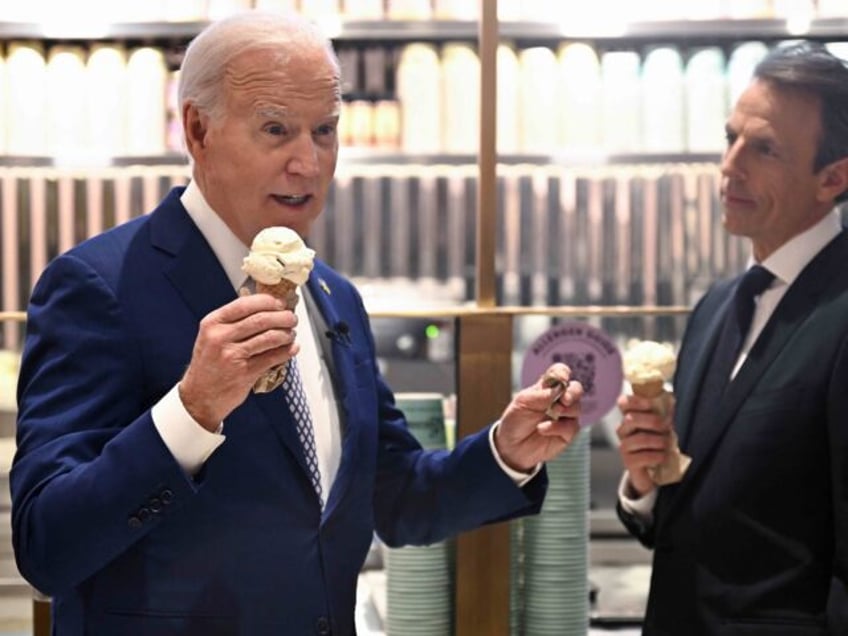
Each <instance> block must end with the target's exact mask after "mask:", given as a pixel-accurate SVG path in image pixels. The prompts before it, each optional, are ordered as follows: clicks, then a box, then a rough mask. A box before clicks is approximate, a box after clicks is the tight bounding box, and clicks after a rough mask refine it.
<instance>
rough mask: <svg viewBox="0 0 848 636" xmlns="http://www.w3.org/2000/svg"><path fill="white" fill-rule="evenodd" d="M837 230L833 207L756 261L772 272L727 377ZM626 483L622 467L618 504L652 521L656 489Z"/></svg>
mask: <svg viewBox="0 0 848 636" xmlns="http://www.w3.org/2000/svg"><path fill="white" fill-rule="evenodd" d="M841 231H842V223H841V221H840V218H839V213H838V212H837V211H836V210H833V211H832V212H831V213H830V214H828V215H826V216H825V217H824V218H823V219H822V220H821V221H819V222H818V223H816V224H815V225H814V226H813V227H811V228H809V229H808V230H806V231H804V232H801V234H798V235H797V236H794V237H792V238H791V239H789V240H788V241H787V242H786V243H784V244H783V245H781V246H780V247H779V248H778V249H776V250H775V251H774V252H773V253H772V254H771V255H770V256H769V257H768V258H767V259H765V260H764V261H763V262H762V263H760V265H762V266H763V267H765V268H766V269H767V270H769V271H770V272H771V273H772V274H774V280H773V281H772V283H771V285H770V286H769V287H768V288H767V289H766V290H765V291H764V292H763V293H762V294H761V295H760V296H758V297H757V298H756V305H755V307H754V316H753V318H752V320H751V327H750V328H749V329H748V334H747V335H746V336H745V341H744V342H743V343H742V349H741V350H740V352H739V358H738V359H737V361H736V364H735V366H734V367H733V371H732V372H731V374H730V377H731V379H732V378H734V377H735V376H736V374H737V373H738V371H739V369H740V368H741V367H742V364H744V362H745V360H746V358H747V357H748V352H749V351H751V347H753V346H754V343H755V342H756V341H757V338H759V337H760V333H762V331H763V328H764V327H765V326H766V323H767V322H768V320H769V318H771V315H772V314H773V313H774V310H775V309H776V308H777V305H778V303H780V299H781V298H783V296H784V294H786V292H787V290H788V289H789V286H790V285H792V283H794V282H795V279H796V278H798V276H799V275H800V274H801V272H802V271H803V270H804V268H805V267H806V266H807V265H808V264H809V263H810V261H812V260H813V258H815V256H816V255H817V254H818V253H819V252H820V251H822V250H823V249H824V248H825V246H826V245H827V244H828V243H830V242H831V241H832V240H833V239H834V238H836V236H837V235H838V234H839V233H840V232H841ZM754 264H755V261H754V258H753V257H751V258H750V259H748V267H749V268H750V267H751V266H752V265H754ZM629 486H630V483H629V481H628V479H627V471H625V472H624V475H623V476H622V478H621V482H620V483H619V486H618V498H619V501H620V502H621V506H622V508H624V510H625V511H626V512H629V513H630V514H633V515H636V516H637V517H640V518H641V519H642V520H643V521H645V522H646V523H649V524H650V523H651V522H652V521H653V508H654V504H655V503H656V499H657V490H656V489H655V490H653V491H651V492H650V493H648V494H647V495H645V496H644V497H641V498H631V497H628V494H629V493H632V492H633V491H632V490H631V489H630V487H629Z"/></svg>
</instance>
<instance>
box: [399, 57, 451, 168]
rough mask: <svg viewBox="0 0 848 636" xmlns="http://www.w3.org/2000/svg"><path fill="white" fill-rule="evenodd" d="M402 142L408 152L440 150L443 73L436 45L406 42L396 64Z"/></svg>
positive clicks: (434, 151)
mask: <svg viewBox="0 0 848 636" xmlns="http://www.w3.org/2000/svg"><path fill="white" fill-rule="evenodd" d="M396 82H397V95H398V98H399V99H400V105H401V146H402V149H403V150H404V151H405V152H412V153H415V152H420V153H436V152H441V137H442V135H441V130H442V113H441V108H442V77H441V65H440V63H439V55H438V53H437V52H436V47H435V46H433V45H432V44H427V43H413V44H408V45H406V46H405V47H404V48H403V50H402V51H401V55H400V60H399V63H398V68H397V80H396Z"/></svg>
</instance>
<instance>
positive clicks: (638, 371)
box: [622, 340, 677, 384]
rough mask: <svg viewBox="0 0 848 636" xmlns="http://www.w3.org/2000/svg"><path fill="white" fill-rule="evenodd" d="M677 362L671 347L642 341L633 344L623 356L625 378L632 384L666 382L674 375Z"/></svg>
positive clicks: (650, 341)
mask: <svg viewBox="0 0 848 636" xmlns="http://www.w3.org/2000/svg"><path fill="white" fill-rule="evenodd" d="M676 360H677V358H676V356H675V354H674V349H673V348H672V347H671V345H669V344H665V343H660V342H654V341H652V340H642V341H639V342H636V343H633V344H631V345H630V346H629V347H628V348H627V350H626V351H625V352H624V355H623V356H622V362H623V366H624V377H625V378H627V381H628V382H630V384H647V383H650V382H659V381H662V382H665V381H667V380H670V379H671V376H672V375H673V374H674V368H675V365H676Z"/></svg>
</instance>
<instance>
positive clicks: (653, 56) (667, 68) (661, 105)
mask: <svg viewBox="0 0 848 636" xmlns="http://www.w3.org/2000/svg"><path fill="white" fill-rule="evenodd" d="M684 119H685V117H684V101H683V60H682V58H681V56H680V51H678V50H677V49H676V48H674V47H671V46H661V47H657V48H655V49H653V50H651V51H650V52H649V53H648V54H647V55H646V56H645V61H644V63H643V64H642V148H643V150H644V151H646V152H669V153H674V152H681V151H682V150H683V149H684V147H685V146H686V139H685V135H684Z"/></svg>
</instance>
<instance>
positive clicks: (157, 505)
mask: <svg viewBox="0 0 848 636" xmlns="http://www.w3.org/2000/svg"><path fill="white" fill-rule="evenodd" d="M147 507H148V508H150V512H162V501H161V500H160V499H159V498H158V497H151V498H150V500H149V501H148V502H147Z"/></svg>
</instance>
